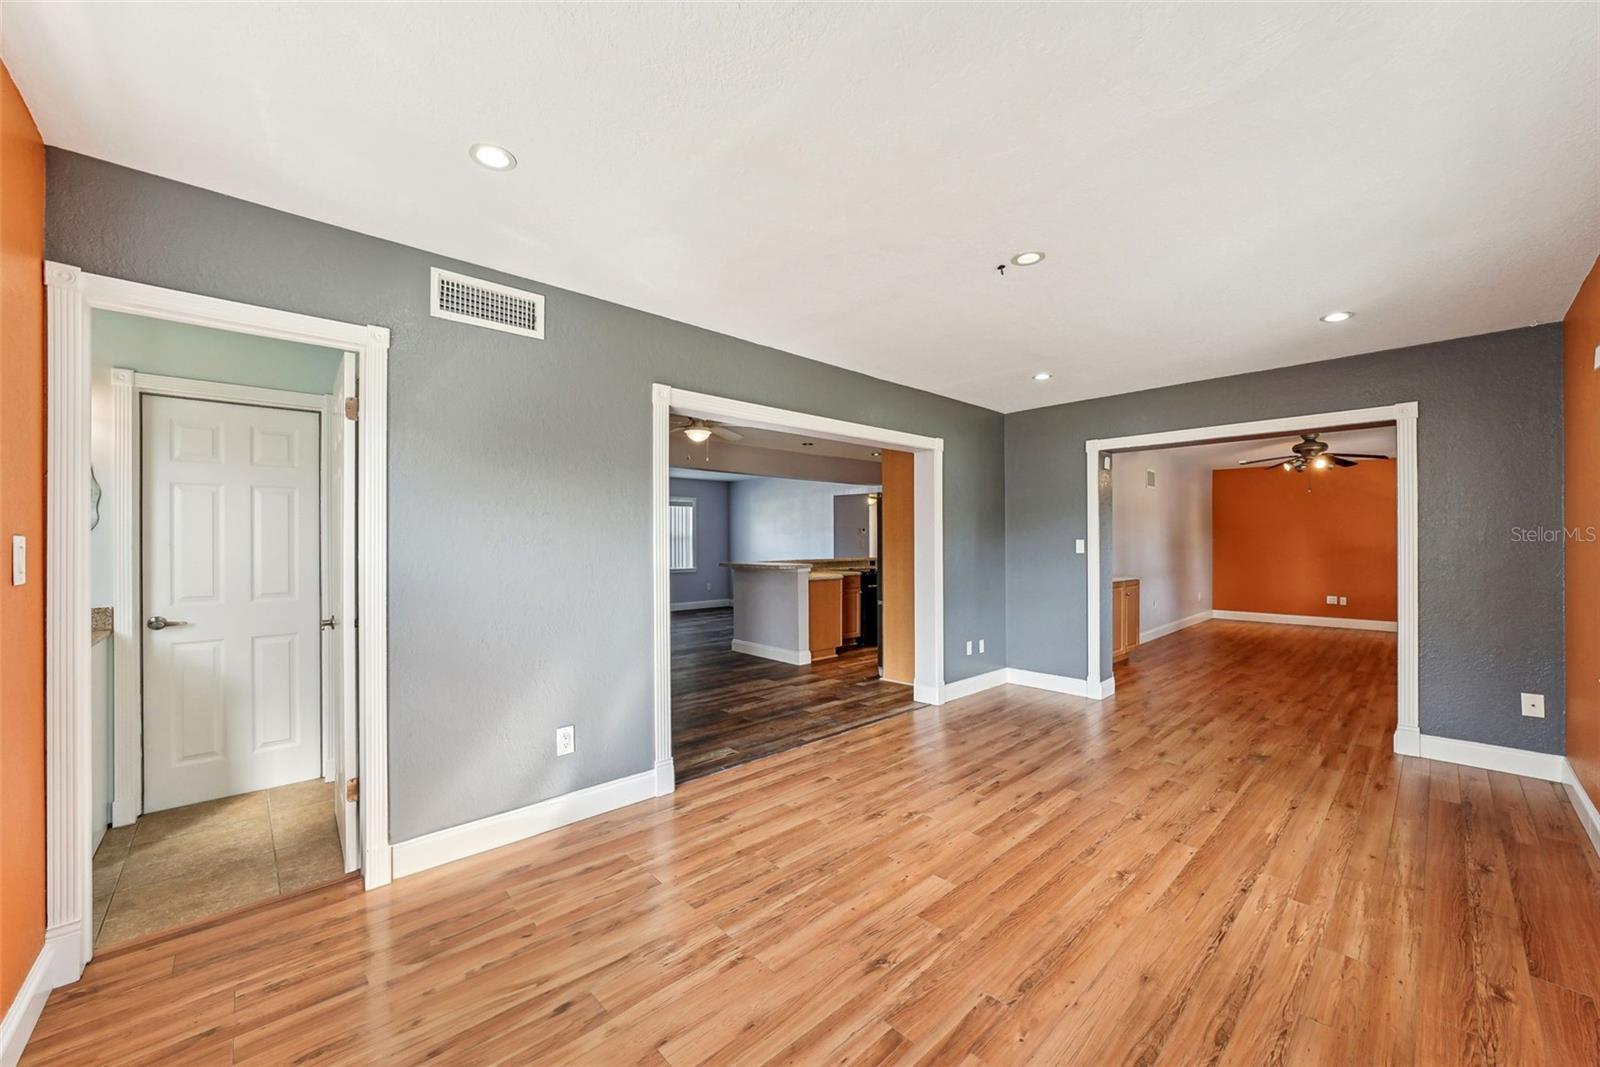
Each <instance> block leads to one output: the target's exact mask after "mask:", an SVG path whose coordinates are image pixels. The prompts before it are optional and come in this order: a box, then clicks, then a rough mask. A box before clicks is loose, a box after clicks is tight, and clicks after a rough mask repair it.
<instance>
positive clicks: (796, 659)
mask: <svg viewBox="0 0 1600 1067" xmlns="http://www.w3.org/2000/svg"><path fill="white" fill-rule="evenodd" d="M733 650H734V651H735V652H743V653H744V654H745V655H747V656H760V657H761V658H762V659H775V660H777V661H778V662H779V663H788V664H790V665H792V666H795V667H804V666H806V665H807V664H808V663H810V662H811V653H810V652H809V651H797V650H795V649H792V648H779V647H778V646H777V645H758V644H756V643H755V642H754V641H741V640H739V639H738V638H737V637H736V638H734V639H733Z"/></svg>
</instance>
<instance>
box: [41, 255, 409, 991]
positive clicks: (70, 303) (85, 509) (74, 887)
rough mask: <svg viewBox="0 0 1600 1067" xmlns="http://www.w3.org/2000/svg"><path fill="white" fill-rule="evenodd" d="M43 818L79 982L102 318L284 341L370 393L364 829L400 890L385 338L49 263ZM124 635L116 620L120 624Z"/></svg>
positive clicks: (364, 513) (72, 971) (61, 936)
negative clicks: (352, 364) (96, 375)
mask: <svg viewBox="0 0 1600 1067" xmlns="http://www.w3.org/2000/svg"><path fill="white" fill-rule="evenodd" d="M44 280H45V289H46V294H47V307H48V315H47V321H46V341H47V349H48V368H49V377H48V395H47V398H46V404H47V411H48V420H49V421H48V430H47V433H46V518H47V529H46V564H45V568H46V570H45V582H46V588H45V768H46V769H45V811H46V827H45V830H46V919H45V924H46V925H45V938H46V940H47V942H60V941H63V940H68V941H70V943H71V945H72V946H73V951H72V952H71V953H70V954H69V955H70V961H71V964H72V966H71V967H62V968H60V969H59V970H58V971H57V972H56V973H55V974H54V976H53V978H52V980H53V981H54V982H55V984H63V983H64V982H67V981H72V980H74V979H76V978H77V976H78V975H79V974H81V973H82V969H83V965H84V964H85V963H87V962H88V960H89V958H90V956H91V954H92V953H93V950H94V938H93V930H92V925H93V924H92V923H91V922H90V921H89V917H90V916H91V915H92V914H93V910H92V907H91V903H92V894H93V884H92V880H91V871H92V869H93V864H92V857H91V855H90V840H91V839H90V833H89V819H88V812H89V807H90V805H91V803H92V798H91V789H92V788H93V785H92V783H93V774H92V769H91V767H90V751H89V750H90V734H89V730H90V718H89V716H90V710H89V463H90V455H89V443H90V434H89V384H90V383H89V376H90V337H89V334H90V328H91V316H92V312H94V311H96V310H107V311H121V312H126V313H129V314H134V315H143V316H146V317H149V318H156V319H163V320H166V321H169V322H182V323H189V324H192V325H196V326H208V327H212V328H214V329H223V330H231V331H234V332H239V333H251V334H256V335H259V336H263V337H275V338H278V339H280V340H285V341H297V342H300V343H302V344H313V345H320V346H324V347H327V348H336V349H339V350H341V351H349V352H355V353H356V354H357V357H358V364H359V374H360V383H361V408H362V410H361V420H360V422H359V423H358V424H357V434H358V435H359V438H360V455H361V479H362V481H361V494H360V504H359V511H360V524H361V525H360V546H359V551H360V554H361V555H360V560H359V564H358V566H359V568H360V571H361V588H360V598H359V599H360V618H362V619H367V620H370V624H369V625H367V626H363V627H361V628H360V642H361V668H360V691H361V697H360V708H359V716H360V727H361V739H362V745H361V767H360V779H361V790H362V798H361V799H362V803H361V821H362V831H363V833H362V840H363V849H364V853H365V855H364V857H363V859H364V864H363V867H364V875H365V879H366V884H367V886H368V888H373V887H375V886H379V885H384V884H387V883H388V881H389V880H390V876H391V863H392V856H391V850H390V846H389V825H388V823H389V797H388V737H389V734H388V708H387V691H386V689H387V686H386V683H387V677H388V668H387V662H386V659H387V653H388V648H387V644H388V640H387V626H386V619H387V593H388V590H387V569H386V563H385V559H386V539H387V534H388V530H387V514H386V508H385V501H386V495H387V475H388V469H387V466H388V465H387V426H386V420H387V414H386V400H387V378H386V373H385V372H386V369H387V363H388V351H389V331H388V330H387V329H384V328H383V327H379V326H365V325H356V324H353V323H344V322H336V321H334V320H331V319H322V318H316V317H313V316H310V315H300V314H297V313H295V312H290V311H280V310H277V309H274V308H264V307H257V306H254V305H251V304H241V303H236V302H234V301H231V300H220V299H217V298H215V297H209V296H200V295H197V294H194V293H183V292H179V291H177V290H173V289H163V288H161V287H159V286H154V285H144V284H142V283H139V282H131V281H126V280H124V279H120V278H108V277H104V276H101V275H96V274H88V273H85V272H83V271H80V270H79V269H78V268H77V267H73V266H69V265H67V264H63V263H54V262H47V263H46V264H45V267H44ZM113 621H114V622H115V620H113Z"/></svg>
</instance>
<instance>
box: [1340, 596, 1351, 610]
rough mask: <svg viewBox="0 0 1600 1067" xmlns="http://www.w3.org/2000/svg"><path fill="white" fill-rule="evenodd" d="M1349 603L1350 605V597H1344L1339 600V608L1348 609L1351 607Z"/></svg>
mask: <svg viewBox="0 0 1600 1067" xmlns="http://www.w3.org/2000/svg"><path fill="white" fill-rule="evenodd" d="M1349 603H1350V598H1349V597H1346V596H1342V597H1340V598H1339V606H1340V607H1341V608H1342V607H1347V606H1348V605H1349Z"/></svg>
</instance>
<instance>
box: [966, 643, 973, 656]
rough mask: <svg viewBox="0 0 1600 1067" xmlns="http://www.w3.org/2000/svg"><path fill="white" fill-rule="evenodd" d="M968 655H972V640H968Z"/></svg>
mask: <svg viewBox="0 0 1600 1067" xmlns="http://www.w3.org/2000/svg"><path fill="white" fill-rule="evenodd" d="M967 655H969V656H970V655H972V642H971V641H968V642H967Z"/></svg>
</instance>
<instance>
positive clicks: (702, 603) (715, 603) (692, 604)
mask: <svg viewBox="0 0 1600 1067" xmlns="http://www.w3.org/2000/svg"><path fill="white" fill-rule="evenodd" d="M731 607H733V601H731V600H729V599H727V598H723V599H722V600H685V601H684V602H683V603H681V604H674V605H672V610H673V611H699V610H700V609H701V608H731Z"/></svg>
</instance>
